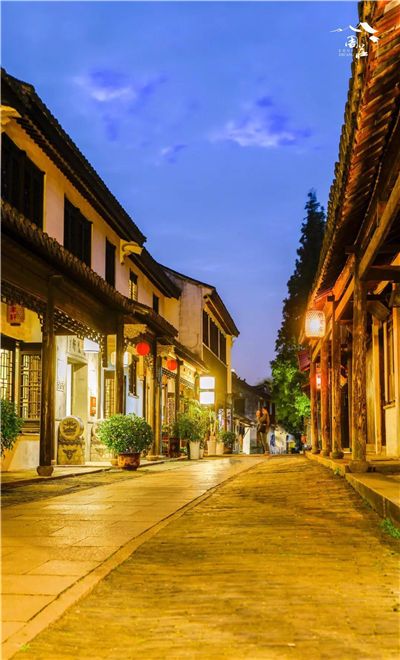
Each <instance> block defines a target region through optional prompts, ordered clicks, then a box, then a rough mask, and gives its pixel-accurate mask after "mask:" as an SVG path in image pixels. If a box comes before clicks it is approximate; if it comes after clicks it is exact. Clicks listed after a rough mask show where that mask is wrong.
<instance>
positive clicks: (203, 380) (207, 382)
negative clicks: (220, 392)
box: [200, 376, 215, 390]
mask: <svg viewBox="0 0 400 660" xmlns="http://www.w3.org/2000/svg"><path fill="white" fill-rule="evenodd" d="M200 389H201V390H213V389H215V378H214V376H200Z"/></svg>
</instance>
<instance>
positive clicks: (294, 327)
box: [271, 190, 325, 438]
mask: <svg viewBox="0 0 400 660" xmlns="http://www.w3.org/2000/svg"><path fill="white" fill-rule="evenodd" d="M305 210H306V212H307V215H306V217H305V218H304V221H303V224H302V226H301V237H300V247H299V249H298V250H297V259H296V264H295V270H294V273H293V275H292V276H291V278H290V279H289V281H288V283H287V287H288V296H287V298H285V300H284V301H283V310H282V316H283V319H282V325H281V327H280V329H279V331H278V337H277V340H276V343H275V351H276V358H275V360H273V361H272V362H271V368H272V377H273V387H272V394H273V399H274V401H275V403H276V408H277V418H278V421H279V422H280V423H281V424H282V426H283V427H284V428H285V429H286V430H287V431H288V433H292V434H293V435H295V436H296V438H300V435H301V432H302V429H303V418H304V416H305V415H308V414H309V410H310V403H309V400H308V397H307V396H306V395H305V394H304V392H303V390H302V385H303V384H304V382H305V380H306V377H305V375H304V374H302V373H301V372H300V371H299V369H298V362H297V352H298V350H299V348H300V347H299V345H298V337H299V334H300V329H301V328H300V325H301V322H302V319H303V315H304V312H305V310H306V307H307V299H308V295H309V293H310V290H311V287H312V284H313V281H314V278H315V275H316V272H317V268H318V262H319V255H320V251H321V246H322V239H323V235H324V229H325V213H324V209H323V207H322V206H320V204H319V202H317V198H316V195H315V192H314V191H313V190H311V191H310V192H309V193H308V201H307V203H306V205H305Z"/></svg>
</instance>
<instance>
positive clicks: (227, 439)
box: [221, 431, 236, 454]
mask: <svg viewBox="0 0 400 660" xmlns="http://www.w3.org/2000/svg"><path fill="white" fill-rule="evenodd" d="M221 441H222V442H223V443H224V448H225V454H232V449H233V445H234V444H235V442H236V434H235V433H234V432H233V431H222V433H221Z"/></svg>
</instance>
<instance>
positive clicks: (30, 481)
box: [1, 456, 186, 492]
mask: <svg viewBox="0 0 400 660" xmlns="http://www.w3.org/2000/svg"><path fill="white" fill-rule="evenodd" d="M182 458H183V459H185V458H186V456H185V457H180V458H172V459H165V460H159V461H148V462H147V463H143V464H142V465H139V467H138V470H141V469H143V468H148V467H151V466H152V465H161V464H162V463H173V462H175V461H180V460H182ZM116 467H117V466H114V465H110V466H105V467H99V468H90V466H87V468H86V470H85V468H84V467H82V468H79V469H78V470H77V471H76V472H69V473H68V474H54V475H51V476H50V477H39V476H37V477H31V478H29V479H17V480H16V481H10V482H8V483H2V484H1V491H2V492H5V491H6V490H12V489H13V488H17V487H18V486H31V485H32V484H38V483H40V482H41V481H56V480H57V479H68V478H69V477H82V476H87V475H88V474H97V473H99V472H108V471H109V470H113V469H115V468H116Z"/></svg>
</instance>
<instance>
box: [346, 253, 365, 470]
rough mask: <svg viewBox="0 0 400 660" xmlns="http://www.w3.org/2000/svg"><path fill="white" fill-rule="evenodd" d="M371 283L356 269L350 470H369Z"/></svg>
mask: <svg viewBox="0 0 400 660" xmlns="http://www.w3.org/2000/svg"><path fill="white" fill-rule="evenodd" d="M366 362H367V286H366V282H364V281H362V280H361V279H360V277H359V267H358V263H356V265H355V270H354V299H353V369H352V371H353V373H352V377H353V383H352V411H353V412H352V415H353V418H352V430H351V436H352V460H351V462H350V470H351V471H354V472H366V471H367V469H368V463H367V461H366V450H367V374H366Z"/></svg>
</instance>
